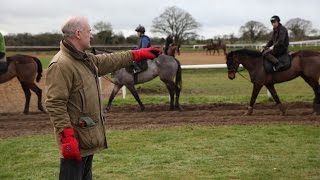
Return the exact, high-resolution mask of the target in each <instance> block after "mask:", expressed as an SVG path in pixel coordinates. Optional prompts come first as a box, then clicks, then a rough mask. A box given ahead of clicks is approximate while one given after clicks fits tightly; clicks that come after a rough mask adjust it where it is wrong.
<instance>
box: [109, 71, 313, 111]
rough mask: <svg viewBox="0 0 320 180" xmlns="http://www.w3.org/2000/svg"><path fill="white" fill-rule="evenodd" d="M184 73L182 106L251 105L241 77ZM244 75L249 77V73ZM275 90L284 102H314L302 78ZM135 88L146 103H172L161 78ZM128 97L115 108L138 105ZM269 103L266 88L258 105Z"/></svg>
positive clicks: (248, 88) (118, 99) (247, 84)
mask: <svg viewBox="0 0 320 180" xmlns="http://www.w3.org/2000/svg"><path fill="white" fill-rule="evenodd" d="M182 73H183V74H182V78H183V89H182V93H181V104H211V103H248V102H249V100H250V97H251V91H252V83H251V82H249V81H248V80H246V79H244V78H243V77H241V76H239V75H237V78H236V79H234V80H229V79H228V77H227V70H226V69H202V70H183V71H182ZM241 73H242V74H243V75H244V76H245V77H247V78H249V75H248V73H247V71H242V72H241ZM275 87H276V90H277V92H278V95H279V97H280V99H281V100H282V101H283V102H296V101H307V102H311V100H312V99H313V91H312V89H311V88H310V87H309V85H307V84H306V83H305V82H304V80H303V79H302V78H297V79H295V80H292V81H289V82H285V83H281V84H276V85H275ZM136 88H137V89H138V93H139V95H140V98H141V100H142V102H143V103H144V104H168V103H169V99H168V92H167V89H166V87H165V85H164V84H163V83H162V82H161V81H160V79H159V78H156V79H155V80H152V81H149V82H146V83H144V84H141V85H137V86H136ZM127 95H128V96H127V98H126V99H122V97H121V95H118V96H117V97H116V98H115V100H114V102H113V105H128V104H136V102H135V100H134V98H133V97H132V95H131V94H130V92H129V91H128V92H127ZM107 98H108V97H106V100H105V102H106V101H107ZM267 101H269V98H268V97H267V90H266V88H263V89H262V90H261V92H260V95H259V96H258V99H257V102H267Z"/></svg>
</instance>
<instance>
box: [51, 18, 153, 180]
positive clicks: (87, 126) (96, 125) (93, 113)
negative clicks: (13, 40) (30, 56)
mask: <svg viewBox="0 0 320 180" xmlns="http://www.w3.org/2000/svg"><path fill="white" fill-rule="evenodd" d="M62 33H63V36H64V39H63V40H62V41H61V43H60V51H59V52H58V53H57V54H56V55H55V56H54V57H53V59H52V61H51V63H50V64H49V67H48V71H47V80H46V89H47V93H46V98H47V99H46V107H47V110H48V112H49V115H50V119H51V121H52V123H53V126H54V129H55V132H56V135H57V141H58V145H59V149H60V150H61V154H62V157H61V161H60V175H59V178H60V179H68V180H70V179H92V171H91V168H92V159H93V155H94V154H95V153H96V152H98V151H100V150H102V149H105V148H107V141H106V135H105V126H104V118H103V116H102V101H101V93H100V89H99V81H98V77H99V76H102V75H104V74H107V73H109V72H112V71H115V70H118V69H120V68H123V67H126V66H129V65H131V64H132V63H133V62H134V61H139V60H142V59H154V58H155V57H156V56H157V55H158V54H159V49H157V48H144V49H140V50H133V51H125V52H120V53H113V54H108V55H107V54H103V55H92V54H87V53H85V49H87V48H89V47H90V40H91V39H92V35H91V28H90V25H89V23H88V20H87V19H86V18H85V17H79V16H76V17H71V18H69V19H67V20H66V22H65V23H64V25H63V27H62Z"/></svg>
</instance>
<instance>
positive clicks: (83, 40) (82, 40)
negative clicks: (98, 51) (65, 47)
mask: <svg viewBox="0 0 320 180" xmlns="http://www.w3.org/2000/svg"><path fill="white" fill-rule="evenodd" d="M76 34H77V37H78V39H79V44H80V45H81V48H82V49H83V50H85V49H87V48H89V47H90V41H91V40H92V39H93V36H92V34H91V27H90V25H89V23H87V22H86V23H85V25H84V27H83V30H82V31H77V32H76Z"/></svg>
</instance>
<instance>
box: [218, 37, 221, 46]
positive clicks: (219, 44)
mask: <svg viewBox="0 0 320 180" xmlns="http://www.w3.org/2000/svg"><path fill="white" fill-rule="evenodd" d="M221 44H222V40H221V39H220V37H218V47H221Z"/></svg>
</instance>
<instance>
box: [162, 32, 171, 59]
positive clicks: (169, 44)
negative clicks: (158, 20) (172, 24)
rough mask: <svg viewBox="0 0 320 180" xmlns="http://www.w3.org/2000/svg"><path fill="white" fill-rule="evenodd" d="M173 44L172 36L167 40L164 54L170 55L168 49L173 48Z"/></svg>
mask: <svg viewBox="0 0 320 180" xmlns="http://www.w3.org/2000/svg"><path fill="white" fill-rule="evenodd" d="M172 44H173V36H172V35H171V34H169V35H168V37H167V38H166V43H165V46H164V54H165V55H168V49H169V47H170V46H172Z"/></svg>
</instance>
